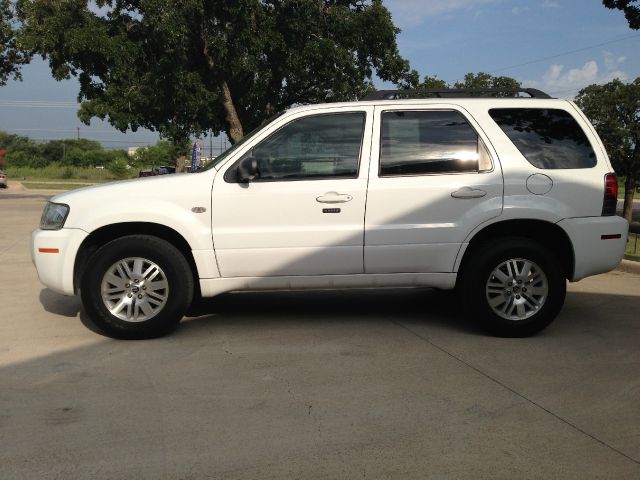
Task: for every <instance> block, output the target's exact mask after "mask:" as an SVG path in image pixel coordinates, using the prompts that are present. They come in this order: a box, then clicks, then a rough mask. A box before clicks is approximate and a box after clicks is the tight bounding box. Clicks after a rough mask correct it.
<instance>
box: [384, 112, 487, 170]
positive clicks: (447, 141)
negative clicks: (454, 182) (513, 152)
mask: <svg viewBox="0 0 640 480" xmlns="http://www.w3.org/2000/svg"><path fill="white" fill-rule="evenodd" d="M491 168H492V165H491V158H490V157H489V154H488V152H487V150H486V147H485V146H484V144H483V143H482V140H480V138H479V137H478V134H477V133H476V131H475V130H474V129H473V127H472V126H471V125H470V124H469V122H467V120H466V118H465V117H463V116H462V114H460V113H459V112H456V111H453V110H434V111H415V110H409V111H389V112H383V113H382V138H381V142H380V176H382V177H385V176H397V175H428V174H438V173H464V172H478V171H485V170H491Z"/></svg>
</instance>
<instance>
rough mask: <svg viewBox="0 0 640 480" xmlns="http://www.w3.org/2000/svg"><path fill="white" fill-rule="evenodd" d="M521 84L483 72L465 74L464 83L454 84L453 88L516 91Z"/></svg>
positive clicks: (512, 79) (514, 80)
mask: <svg viewBox="0 0 640 480" xmlns="http://www.w3.org/2000/svg"><path fill="white" fill-rule="evenodd" d="M520 87H521V84H520V82H518V81H517V80H516V79H514V78H511V77H494V76H493V75H491V74H489V73H485V72H478V73H476V74H473V73H467V74H466V75H465V76H464V81H462V82H456V83H455V84H454V88H501V89H517V88H520Z"/></svg>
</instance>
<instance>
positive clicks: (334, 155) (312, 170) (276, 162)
mask: <svg viewBox="0 0 640 480" xmlns="http://www.w3.org/2000/svg"><path fill="white" fill-rule="evenodd" d="M364 124H365V113H364V112H353V113H330V114H323V115H314V116H309V117H304V118H300V119H297V120H294V121H292V122H291V123H288V124H287V125H285V126H284V127H282V128H281V129H279V130H278V131H276V132H275V133H273V134H272V135H271V136H270V137H268V138H267V139H266V140H264V141H262V142H261V143H259V144H258V145H257V146H256V147H255V148H253V150H252V151H251V152H250V154H249V155H251V156H252V157H253V158H254V159H255V160H256V162H257V167H258V172H259V174H258V175H257V177H256V178H255V179H254V180H253V181H277V180H312V179H322V178H356V177H357V176H358V167H359V164H360V149H361V146H362V137H363V133H364Z"/></svg>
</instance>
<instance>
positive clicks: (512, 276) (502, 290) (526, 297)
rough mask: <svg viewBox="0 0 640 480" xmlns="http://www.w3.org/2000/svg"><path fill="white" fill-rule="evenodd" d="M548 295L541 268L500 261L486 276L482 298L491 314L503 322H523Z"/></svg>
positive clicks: (528, 263) (528, 262)
mask: <svg viewBox="0 0 640 480" xmlns="http://www.w3.org/2000/svg"><path fill="white" fill-rule="evenodd" d="M548 295H549V283H548V281H547V277H546V275H545V274H544V272H543V271H542V269H541V268H540V267H539V266H538V265H537V264H535V263H534V262H532V261H531V260H525V259H523V258H514V259H510V260H507V261H505V262H502V263H501V264H500V265H498V266H497V267H496V268H495V269H494V270H493V271H492V272H491V274H490V275H489V280H488V281H487V285H486V296H487V301H488V302H489V306H490V307H491V309H492V310H493V312H494V313H495V314H496V315H498V316H500V317H502V318H504V319H506V320H514V321H519V320H525V319H527V318H530V317H532V316H533V315H535V314H536V313H537V312H538V311H539V310H540V309H541V308H542V306H543V305H544V303H545V302H546V300H547V297H548Z"/></svg>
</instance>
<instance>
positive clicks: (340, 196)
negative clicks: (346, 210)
mask: <svg viewBox="0 0 640 480" xmlns="http://www.w3.org/2000/svg"><path fill="white" fill-rule="evenodd" d="M352 199H353V197H352V196H351V195H347V194H346V193H338V192H327V193H325V194H324V195H320V196H319V197H318V198H316V202H320V203H345V202H350V201H351V200H352Z"/></svg>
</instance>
